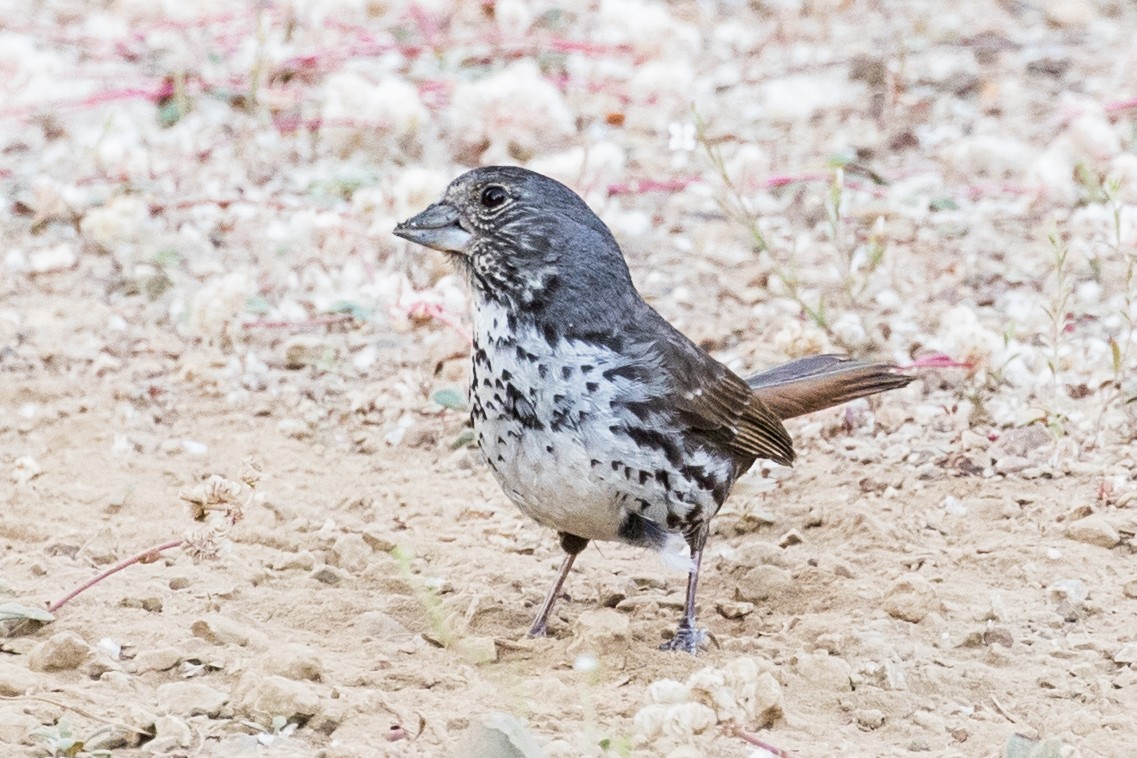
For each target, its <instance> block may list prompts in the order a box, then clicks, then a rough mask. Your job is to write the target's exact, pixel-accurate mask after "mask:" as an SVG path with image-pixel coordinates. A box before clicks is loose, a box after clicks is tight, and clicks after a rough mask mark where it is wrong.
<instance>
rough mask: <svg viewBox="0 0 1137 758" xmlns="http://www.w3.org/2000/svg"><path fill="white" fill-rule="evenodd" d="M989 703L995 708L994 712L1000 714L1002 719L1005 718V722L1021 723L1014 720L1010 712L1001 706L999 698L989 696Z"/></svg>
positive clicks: (1016, 719) (1018, 720)
mask: <svg viewBox="0 0 1137 758" xmlns="http://www.w3.org/2000/svg"><path fill="white" fill-rule="evenodd" d="M991 703H992V704H993V705H994V706H995V710H997V711H998V712H999V713H1000V714H1002V716H1003V718H1005V719H1006V720H1007V721H1010V722H1011V723H1012V724H1021V723H1022V721H1021V720H1020V719H1018V718H1016V717H1015V716H1014V715H1013V714H1012V713H1011V712H1010V711H1008V710H1007V709H1006V708H1004V707H1003V704H1002V703H1000V702H999V698H997V697H995V696H994V695H992V696H991Z"/></svg>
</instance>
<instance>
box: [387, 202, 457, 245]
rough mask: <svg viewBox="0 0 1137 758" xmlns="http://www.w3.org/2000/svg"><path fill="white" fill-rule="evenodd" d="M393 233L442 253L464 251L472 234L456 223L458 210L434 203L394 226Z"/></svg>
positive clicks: (450, 206) (444, 204)
mask: <svg viewBox="0 0 1137 758" xmlns="http://www.w3.org/2000/svg"><path fill="white" fill-rule="evenodd" d="M395 235H396V236H398V237H402V238H403V239H405V240H410V241H411V242H417V243H418V244H420V245H426V246H427V247H432V248H434V249H435V250H441V251H442V252H444V253H465V252H466V248H467V246H469V244H470V240H472V239H473V238H474V235H472V234H470V233H469V232H468V231H466V230H465V229H463V228H462V227H461V226H459V224H458V210H457V209H456V208H454V206H452V205H447V204H446V203H435V204H434V205H431V206H430V207H429V208H427V209H426V210H425V211H423V212H422V213H420V214H418V215H417V216H413V217H411V218H409V219H407V220H406V221H404V222H402V223H401V224H398V225H397V226H396V227H395Z"/></svg>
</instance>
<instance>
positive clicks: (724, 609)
mask: <svg viewBox="0 0 1137 758" xmlns="http://www.w3.org/2000/svg"><path fill="white" fill-rule="evenodd" d="M715 608H717V609H718V612H719V614H720V615H721V616H722V617H723V618H724V619H740V618H746V617H747V616H749V615H750V614H751V613H753V612H754V603H747V602H745V601H741V602H732V601H730V600H722V601H719V602H718V603H716V604H715Z"/></svg>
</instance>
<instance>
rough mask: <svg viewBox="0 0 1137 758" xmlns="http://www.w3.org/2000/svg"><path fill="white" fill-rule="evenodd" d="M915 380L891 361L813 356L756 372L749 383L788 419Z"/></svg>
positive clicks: (898, 386)
mask: <svg viewBox="0 0 1137 758" xmlns="http://www.w3.org/2000/svg"><path fill="white" fill-rule="evenodd" d="M912 379H913V377H911V376H905V375H904V374H898V373H896V366H894V365H892V364H890V363H871V362H867V361H858V360H855V359H853V358H846V357H845V356H842V355H811V356H809V357H808V358H799V359H798V360H796V361H790V362H789V363H783V364H782V365H780V366H775V367H774V368H771V369H767V370H766V371H762V372H760V373H757V374H754V375H753V376H751V377H748V378H747V379H746V383H747V384H748V385H750V388H751V389H752V390H754V394H755V395H757V396H758V398H759V399H760V400H761V401H762V402H763V403H765V404H766V406H767V407H768V408H769V409H770V410H771V411H773V412H774V415H776V416H777V417H778V418H780V419H783V420H784V419H789V418H794V417H796V416H803V415H805V414H806V413H813V412H814V411H820V410H824V409H825V408H832V407H833V406H835V405H840V404H841V403H847V402H849V401H850V400H856V399H857V398H859V397H867V396H869V395H875V394H877V393H878V392H886V391H888V390H894V389H899V388H900V387H903V386H904V385H906V384H908V383H909V382H910V381H912Z"/></svg>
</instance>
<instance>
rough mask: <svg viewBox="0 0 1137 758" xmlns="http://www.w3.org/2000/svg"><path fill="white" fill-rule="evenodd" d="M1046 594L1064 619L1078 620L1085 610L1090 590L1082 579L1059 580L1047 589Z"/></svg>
mask: <svg viewBox="0 0 1137 758" xmlns="http://www.w3.org/2000/svg"><path fill="white" fill-rule="evenodd" d="M1046 594H1047V595H1048V596H1049V597H1050V600H1051V601H1052V602H1053V603H1055V604H1056V605H1057V606H1058V608H1057V610H1058V613H1059V614H1061V615H1062V617H1063V618H1065V619H1077V618H1079V617H1080V616H1081V615H1082V612H1083V611H1084V610H1085V607H1086V600H1088V599H1089V597H1090V590H1089V588H1088V587H1087V586H1086V583H1085V582H1083V581H1082V580H1081V579H1059V580H1058V581H1056V582H1054V583H1053V584H1051V585H1050V586H1049V587H1047V588H1046Z"/></svg>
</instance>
